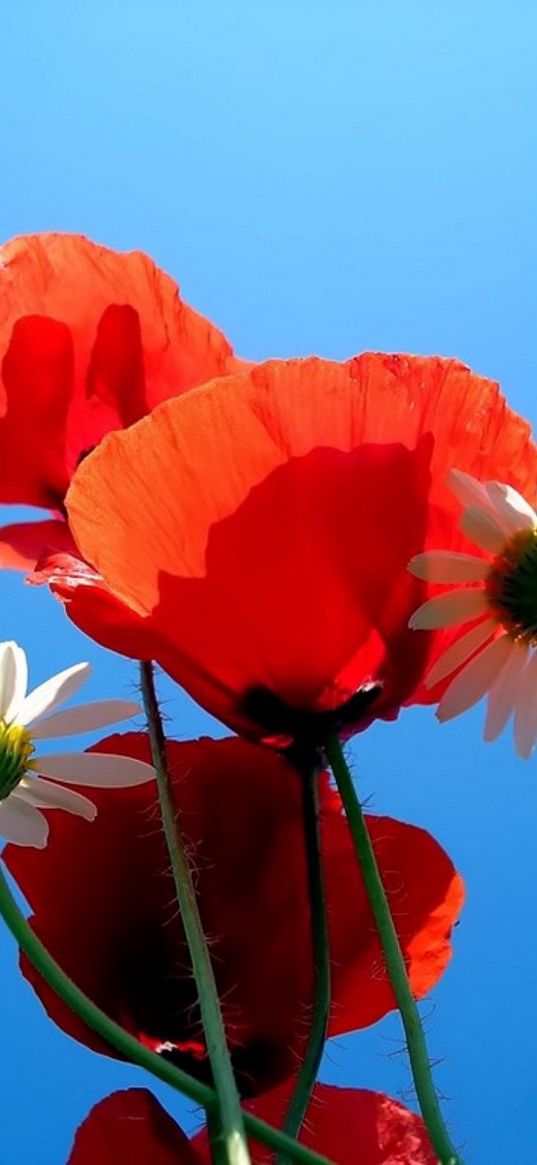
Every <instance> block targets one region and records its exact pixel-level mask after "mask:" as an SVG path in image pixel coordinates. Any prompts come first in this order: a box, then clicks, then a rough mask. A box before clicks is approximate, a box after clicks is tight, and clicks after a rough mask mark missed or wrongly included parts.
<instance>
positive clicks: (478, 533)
mask: <svg viewBox="0 0 537 1165" xmlns="http://www.w3.org/2000/svg"><path fill="white" fill-rule="evenodd" d="M459 526H460V528H461V530H462V532H463V534H466V537H467V538H469V539H470V541H471V542H475V544H476V546H481V548H482V549H483V550H488V551H489V553H490V554H501V552H502V550H503V548H504V546H505V542H506V538H507V535H506V534H505V533H504V531H503V530H501V529H500V526H499V525H498V523H497V521H496V520H495V519H494V518H493V517H492V516H491V515H490V514H485V513H484V512H483V511H482V510H478V509H477V508H475V507H473V506H472V507H470V509H469V510H465V511H464V514H463V515H462V518H461V519H460V522H459Z"/></svg>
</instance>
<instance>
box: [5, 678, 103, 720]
mask: <svg viewBox="0 0 537 1165" xmlns="http://www.w3.org/2000/svg"><path fill="white" fill-rule="evenodd" d="M90 671H91V667H90V665H89V663H75V664H74V666H73V667H67V668H66V669H65V671H61V672H58V675H56V676H51V678H50V679H49V680H45V682H44V684H39V687H38V688H34V690H33V692H30V695H29V696H27V697H26V699H25V700H23V702H22V704H21V706H20V708H19V709H18V712H17V724H21V725H22V726H23V727H27V726H28V725H30V724H32V723H33V721H34V720H38V719H39V718H40V717H41V716H44V714H45V712H52V711H53V710H54V708H57V707H58V705H59V704H63V702H64V700H68V699H69V698H70V696H73V695H74V693H75V692H77V691H78V689H79V688H80V687H81V686H82V684H83V683H84V682H85V681H86V680H87V678H88V676H89V674H90Z"/></svg>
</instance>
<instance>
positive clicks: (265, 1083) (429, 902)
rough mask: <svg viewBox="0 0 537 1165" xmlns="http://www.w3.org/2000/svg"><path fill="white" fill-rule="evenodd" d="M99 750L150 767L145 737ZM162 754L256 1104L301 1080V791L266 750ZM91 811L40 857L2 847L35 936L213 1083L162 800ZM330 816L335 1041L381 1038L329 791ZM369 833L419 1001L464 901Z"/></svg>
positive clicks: (369, 929)
mask: <svg viewBox="0 0 537 1165" xmlns="http://www.w3.org/2000/svg"><path fill="white" fill-rule="evenodd" d="M98 748H99V749H100V750H101V751H107V752H109V751H111V752H124V753H127V754H128V755H134V756H139V757H141V758H142V759H148V756H149V752H148V745H147V740H146V738H145V737H143V736H138V735H136V734H127V735H126V736H122V737H120V736H115V737H112V738H110V739H109V740H108V741H103V742H101V744H100V745H99V746H98ZM168 749H169V760H170V766H171V771H172V776H173V781H174V789H175V796H176V802H177V806H178V808H179V810H180V812H181V817H182V820H183V822H184V829H185V832H186V837H187V840H188V842H189V845H190V849H191V851H192V853H193V854H194V855H195V863H196V870H197V887H198V893H199V902H200V911H201V915H202V919H203V923H204V927H205V930H206V933H207V934H208V936H209V937H210V939H211V950H212V952H213V954H214V968H215V973H216V976H217V981H218V987H219V992H220V996H221V999H222V1001H223V1006H224V1015H225V1019H226V1026H227V1033H228V1039H229V1041H230V1045H231V1048H232V1053H233V1059H234V1063H235V1068H236V1070H237V1072H238V1075H239V1078H240V1081H241V1086H242V1088H243V1091H244V1092H245V1094H252V1093H255V1092H256V1091H259V1090H263V1089H265V1088H268V1087H271V1085H273V1084H274V1083H276V1082H278V1081H279V1080H281V1079H283V1078H285V1077H286V1076H288V1075H290V1074H291V1072H293V1071H294V1068H295V1065H296V1059H297V1056H298V1055H300V1052H301V1050H302V1048H303V1043H304V1039H305V1036H306V1034H307V1027H306V1025H305V1023H304V1016H305V1015H307V1014H308V1013H309V1008H310V1006H311V991H312V969H311V954H310V950H311V948H310V924H309V910H308V899H307V880H306V870H305V860H304V852H303V841H302V818H301V791H300V779H299V777H298V774H297V773H296V771H295V769H293V768H292V767H291V766H290V765H289V764H288V763H287V762H286V761H285V760H283V758H281V757H280V756H278V755H277V754H275V753H273V752H272V751H271V750H269V749H264V748H261V747H259V746H256V745H253V744H248V743H246V742H244V741H242V740H238V739H236V738H231V739H228V740H220V741H210V740H201V741H197V742H190V743H181V744H179V743H176V742H173V741H172V742H169V744H168ZM93 794H94V795H93V799H94V800H95V801H96V803H97V804H98V807H99V814H98V817H97V820H96V821H95V822H94V823H93V824H88V823H86V822H83V821H80V819H78V818H75V817H72V816H69V815H68V814H65V813H61V812H51V813H50V814H48V816H49V819H50V827H51V837H50V841H49V845H48V847H47V849H46V850H43V851H37V850H35V851H33V850H29V849H22V848H18V847H13V846H8V847H7V849H6V851H5V857H6V861H7V863H8V865H9V868H10V870H11V871H12V873H13V874H14V876H15V878H16V879H17V881H18V882H19V884H20V886H21V889H22V891H23V893H24V895H25V896H26V898H27V900H28V902H29V904H30V907H31V909H32V910H33V912H34V918H33V925H34V927H35V929H36V931H37V932H38V933H39V934H40V936H41V937H42V939H43V940H44V942H45V943H46V945H47V947H48V948H49V949H50V950H51V951H52V953H53V955H54V956H55V957H56V958H57V959H58V961H59V962H60V963H61V965H62V966H63V967H64V968H65V970H66V971H67V973H68V974H69V975H70V976H71V977H72V978H73V979H74V980H75V982H77V983H78V984H79V985H80V986H81V987H82V988H83V990H85V991H86V992H87V994H89V995H90V996H91V998H92V999H94V1000H95V1002H97V1003H98V1004H99V1005H100V1006H101V1007H102V1008H103V1009H104V1010H105V1011H107V1012H108V1013H109V1014H110V1015H112V1016H113V1017H114V1018H115V1019H117V1020H118V1021H119V1022H120V1023H122V1024H123V1026H125V1027H126V1028H127V1029H128V1030H129V1031H131V1032H133V1033H134V1034H135V1035H137V1036H138V1037H139V1038H140V1039H142V1040H143V1041H144V1042H145V1043H147V1044H148V1045H150V1046H152V1047H156V1048H161V1047H162V1046H163V1045H166V1046H167V1047H168V1049H169V1051H170V1052H171V1054H173V1056H174V1058H175V1059H177V1060H178V1062H179V1063H184V1064H186V1065H187V1066H188V1068H189V1069H190V1070H191V1071H193V1072H196V1073H197V1074H200V1073H201V1074H202V1075H204V1074H205V1075H207V1064H206V1062H205V1061H204V1059H203V1035H202V1033H201V1030H200V1027H199V1020H198V1016H197V1012H196V992H195V988H194V983H193V981H192V976H191V973H190V969H189V959H188V955H187V952H186V948H185V944H184V939H183V935H182V930H181V925H180V921H179V919H178V917H177V913H176V911H175V910H174V907H173V902H174V890H173V885H172V882H171V878H170V876H169V873H167V872H166V871H167V870H168V868H169V862H168V858H167V855H166V851H165V847H164V841H163V836H162V831H161V827H160V825H159V817H158V811H157V808H156V804H155V790H154V788H152V787H148V786H141V787H139V788H137V789H130V790H119V791H118V790H113V789H107V790H105V791H104V792H102V793H99V791H97V790H94V791H93ZM322 799H323V827H322V828H323V844H324V849H325V869H326V882H327V896H328V905H329V924H330V941H331V952H332V960H333V968H332V974H333V1008H332V1022H331V1029H330V1030H331V1032H332V1033H333V1034H335V1033H337V1032H343V1031H349V1030H352V1029H353V1028H354V1027H357V1026H364V1025H366V1024H369V1023H373V1022H374V1021H375V1020H376V1019H378V1018H380V1016H382V1015H384V1014H385V1012H386V1011H388V1010H390V1009H391V1008H392V1007H393V1006H394V1001H393V996H392V993H391V989H390V987H389V984H388V983H387V980H386V976H385V974H384V973H383V970H382V966H383V964H382V956H381V953H380V948H379V943H378V940H377V938H376V933H375V929H374V925H373V921H372V918H371V914H370V912H369V909H368V907H367V905H366V901H365V895H364V890H363V886H362V883H361V879H360V877H359V875H358V873H357V870H356V863H355V858H354V853H353V849H352V845H351V842H350V839H349V834H348V830H347V826H346V822H345V820H344V818H343V817H342V815H341V810H340V805H339V801H338V799H337V796H336V795H335V794H333V793H332V791H331V790H330V789H329V788H328V785H327V784H325V783H323V785H322ZM370 828H371V832H372V835H373V836H374V838H375V847H376V852H377V857H378V860H379V862H380V865H381V869H382V870H383V871H384V873H385V874H386V876H387V885H388V892H389V895H390V899H391V901H392V904H393V907H394V910H395V912H396V921H397V925H398V928H399V932H400V936H401V940H402V943H403V947H404V950H405V954H406V956H407V960H408V963H409V969H410V975H411V979H412V981H413V983H414V986H415V988H416V991H417V993H418V994H422V993H423V991H425V990H427V989H429V988H431V987H432V986H433V985H434V984H435V983H436V981H437V980H438V978H439V976H440V974H441V972H442V970H443V968H444V966H445V963H446V961H447V959H448V956H449V932H450V928H451V926H452V925H453V922H454V920H455V918H456V916H457V913H458V910H459V908H460V896H461V895H460V885H459V883H458V880H457V879H456V875H455V874H454V871H453V867H452V865H451V863H450V861H449V859H448V858H447V857H446V855H445V854H444V853H443V851H442V850H441V849H440V847H439V846H438V845H437V844H436V842H434V841H433V839H432V838H430V837H429V836H428V835H427V834H425V833H424V832H423V831H422V830H418V829H414V828H412V827H410V826H406V825H403V824H400V823H398V822H395V821H392V820H391V819H389V818H372V819H370ZM73 870H76V877H73ZM342 886H345V893H344V894H342V892H341V887H342ZM23 969H24V973H25V975H26V976H27V978H28V979H29V980H30V982H31V983H32V984H33V986H34V987H35V989H36V990H37V992H38V994H39V996H40V998H41V999H42V1001H43V1003H44V1005H45V1007H46V1009H47V1011H48V1012H49V1014H50V1015H51V1016H52V1018H53V1019H55V1020H56V1022H57V1023H59V1024H60V1026H62V1027H64V1028H65V1030H67V1031H68V1032H70V1033H71V1034H72V1035H74V1036H75V1037H76V1038H78V1039H80V1040H82V1041H84V1042H86V1043H88V1044H89V1045H90V1046H91V1047H95V1048H97V1049H98V1050H100V1051H109V1049H108V1048H106V1047H104V1046H103V1045H102V1044H101V1042H100V1041H99V1040H98V1039H97V1038H96V1037H95V1036H94V1035H93V1034H92V1033H90V1032H88V1031H87V1029H86V1028H85V1027H84V1026H83V1025H82V1024H81V1023H80V1022H79V1021H78V1020H77V1019H76V1018H75V1017H74V1016H73V1014H72V1013H71V1012H70V1011H68V1010H67V1009H65V1008H64V1006H63V1005H62V1004H61V1002H59V1000H58V999H57V997H56V996H55V995H54V994H53V993H52V992H51V991H50V990H49V989H48V988H47V986H46V985H45V984H44V983H43V981H42V980H41V979H40V977H39V976H38V975H37V974H36V973H35V971H33V969H32V968H31V967H30V966H29V965H28V963H27V962H26V961H25V960H23ZM200 1050H201V1058H200Z"/></svg>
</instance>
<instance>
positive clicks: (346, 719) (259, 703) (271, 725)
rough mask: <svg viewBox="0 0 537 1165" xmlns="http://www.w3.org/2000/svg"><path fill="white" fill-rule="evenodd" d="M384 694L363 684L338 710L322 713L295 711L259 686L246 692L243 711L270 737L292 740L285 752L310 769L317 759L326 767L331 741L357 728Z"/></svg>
mask: <svg viewBox="0 0 537 1165" xmlns="http://www.w3.org/2000/svg"><path fill="white" fill-rule="evenodd" d="M381 691H382V684H381V683H368V684H363V685H362V687H360V688H358V689H357V691H356V692H354V693H353V695H352V696H350V697H349V698H348V699H347V700H344V701H343V702H342V703H341V704H340V705H339V706H338V707H337V708H334V709H329V710H326V711H325V710H320V711H318V710H310V709H302V708H293V707H291V705H290V704H286V703H285V701H284V700H282V699H281V698H280V696H277V695H276V694H275V693H274V692H272V691H271V690H270V688H265V687H263V686H262V685H259V686H258V687H252V688H249V689H248V691H247V692H246V694H245V696H244V698H243V701H242V711H243V712H244V713H245V715H246V716H248V717H249V719H251V720H255V721H256V723H257V724H259V725H260V726H261V727H262V728H263V730H264V731H265V733H266V735H267V736H271V737H276V738H278V737H281V738H284V739H288V740H289V741H290V744H289V746H288V748H287V749H286V750H285V751H286V752H288V753H289V754H290V755H291V756H293V757H295V756H296V758H297V759H298V758H304V760H305V761H306V763H307V767H310V763H314V758H315V762H316V763H322V759H321V753H322V749H323V745H324V744H325V743H326V741H327V740H328V737H329V736H331V735H332V734H333V733H334V732H337V733H341V732H345V730H346V729H349V728H356V727H357V726H358V725H359V723H360V721H361V720H362V719H363V717H364V716H365V715H366V713H367V711H368V709H369V707H370V705H371V704H372V703H373V701H374V700H376V698H377V696H379V695H380V692H381ZM310 758H311V760H310ZM299 767H302V766H301V764H300V765H299Z"/></svg>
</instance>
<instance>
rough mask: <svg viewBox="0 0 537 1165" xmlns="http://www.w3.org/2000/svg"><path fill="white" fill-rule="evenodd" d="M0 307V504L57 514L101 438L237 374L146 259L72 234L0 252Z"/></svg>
mask: <svg viewBox="0 0 537 1165" xmlns="http://www.w3.org/2000/svg"><path fill="white" fill-rule="evenodd" d="M0 299H1V302H2V319H1V323H0V361H1V365H2V382H1V383H0V460H1V463H2V476H1V481H0V500H1V501H3V502H26V503H30V504H32V505H39V506H47V507H49V508H54V507H57V506H58V505H59V503H60V502H61V500H62V498H63V495H64V493H65V490H66V488H67V485H68V482H69V477H70V474H71V472H72V471H73V469H74V468H75V467H76V465H77V462H78V460H79V459H80V457H81V456H83V455H84V454H85V453H87V452H88V450H90V449H92V448H93V447H94V446H95V445H96V444H97V443H98V442H99V441H100V440H101V438H102V437H103V436H104V434H105V433H107V432H108V431H109V430H110V429H117V428H121V427H122V426H123V425H127V424H130V423H131V421H133V420H135V419H137V418H138V417H141V416H143V415H144V413H145V412H147V411H148V410H149V409H151V408H153V406H154V405H155V404H157V403H158V402H159V401H162V400H165V399H166V398H167V397H169V396H175V395H177V394H178V393H181V392H184V391H185V390H186V389H189V388H192V387H193V386H194V385H198V384H201V383H203V382H204V381H205V380H208V379H210V378H212V377H215V376H221V375H224V374H226V373H228V372H232V371H235V370H236V369H237V368H238V367H240V366H242V365H241V362H240V361H237V360H235V358H234V356H233V352H232V349H231V348H230V346H229V344H228V343H227V340H225V338H224V336H223V335H222V333H221V332H219V331H218V330H217V328H215V327H214V326H213V325H212V324H210V323H209V321H208V320H206V319H204V318H203V316H200V315H198V313H197V312H195V311H193V310H192V308H190V307H188V306H187V305H186V304H184V303H183V302H182V301H181V299H180V297H179V292H178V288H177V285H176V284H175V283H174V282H173V280H172V279H170V278H169V276H168V275H166V274H164V272H162V271H160V270H159V268H158V267H156V266H155V264H154V263H152V261H151V260H150V259H148V258H147V256H145V255H142V254H141V253H140V252H137V251H133V252H129V253H128V254H119V253H117V252H115V251H111V250H108V249H107V248H106V247H101V246H97V245H96V244H95V243H91V242H90V241H89V240H88V239H85V238H83V237H82V236H80V235H61V234H42V235H27V236H22V237H20V238H17V239H13V240H12V242H10V243H7V244H6V245H5V246H4V247H2V248H0Z"/></svg>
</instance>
